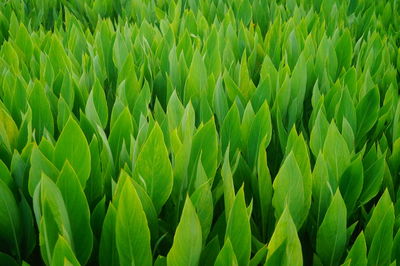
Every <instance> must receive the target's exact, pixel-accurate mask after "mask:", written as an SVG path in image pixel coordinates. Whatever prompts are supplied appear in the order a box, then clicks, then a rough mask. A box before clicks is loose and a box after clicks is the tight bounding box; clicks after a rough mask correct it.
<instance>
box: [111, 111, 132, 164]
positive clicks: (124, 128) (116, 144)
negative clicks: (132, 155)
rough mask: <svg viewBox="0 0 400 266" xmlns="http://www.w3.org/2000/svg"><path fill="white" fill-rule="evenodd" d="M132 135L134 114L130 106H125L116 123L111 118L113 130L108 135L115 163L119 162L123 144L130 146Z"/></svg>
mask: <svg viewBox="0 0 400 266" xmlns="http://www.w3.org/2000/svg"><path fill="white" fill-rule="evenodd" d="M131 135H133V124H132V116H131V113H130V112H129V109H128V107H125V108H124V109H123V110H122V111H121V113H120V114H119V116H118V118H117V119H116V121H115V122H114V123H112V119H111V131H110V135H109V136H108V142H109V143H110V148H111V151H112V155H113V157H114V162H115V164H118V162H119V154H120V153H121V149H122V145H123V144H125V146H126V147H129V146H130V140H131Z"/></svg>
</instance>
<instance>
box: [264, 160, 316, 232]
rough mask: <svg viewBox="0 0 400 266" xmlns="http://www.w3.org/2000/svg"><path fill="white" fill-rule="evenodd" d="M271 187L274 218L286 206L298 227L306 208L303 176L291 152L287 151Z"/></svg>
mask: <svg viewBox="0 0 400 266" xmlns="http://www.w3.org/2000/svg"><path fill="white" fill-rule="evenodd" d="M273 188H274V196H273V197H272V206H273V207H274V208H275V217H276V219H279V217H281V215H282V213H283V211H284V209H285V208H288V209H289V211H290V213H291V216H292V217H293V221H294V223H295V224H296V227H297V228H300V227H301V225H302V223H303V221H304V219H305V217H306V216H307V214H308V208H307V207H306V205H305V193H304V183H303V176H302V174H301V172H300V168H299V166H298V164H297V161H296V159H295V157H294V155H293V152H290V153H289V155H288V156H287V157H286V159H285V161H284V162H283V164H282V166H281V168H280V169H279V172H278V175H277V176H276V177H275V180H274V183H273ZM286 206H287V207H286Z"/></svg>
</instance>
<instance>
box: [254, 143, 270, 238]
mask: <svg viewBox="0 0 400 266" xmlns="http://www.w3.org/2000/svg"><path fill="white" fill-rule="evenodd" d="M264 142H265V139H264V140H263V141H262V142H261V143H262V144H261V145H260V148H259V151H258V161H257V173H258V194H259V197H260V208H261V223H262V228H261V230H262V234H263V235H264V236H265V235H266V228H267V224H268V218H269V215H270V213H272V212H271V210H272V179H271V174H270V172H269V169H268V163H267V152H266V151H265V148H264Z"/></svg>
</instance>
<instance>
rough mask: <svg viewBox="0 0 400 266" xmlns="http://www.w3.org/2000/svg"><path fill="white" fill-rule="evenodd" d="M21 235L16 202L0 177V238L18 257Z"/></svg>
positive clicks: (19, 254)
mask: <svg viewBox="0 0 400 266" xmlns="http://www.w3.org/2000/svg"><path fill="white" fill-rule="evenodd" d="M21 237H22V226H21V218H20V213H19V211H18V206H17V202H16V201H15V198H14V195H13V193H12V192H11V190H10V189H9V187H8V186H7V185H6V184H5V183H4V182H3V180H1V179H0V239H1V240H2V241H4V243H5V244H6V245H7V246H8V247H9V248H10V249H11V251H12V253H14V254H16V255H17V257H18V258H20V256H21V251H20V243H21Z"/></svg>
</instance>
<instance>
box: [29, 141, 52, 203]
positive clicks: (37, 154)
mask: <svg viewBox="0 0 400 266" xmlns="http://www.w3.org/2000/svg"><path fill="white" fill-rule="evenodd" d="M30 163H31V168H30V169H29V179H28V191H29V194H30V195H31V196H33V193H34V191H35V188H36V186H37V184H39V182H40V179H41V178H42V173H44V174H46V175H47V176H48V177H50V178H51V179H52V180H57V177H58V175H59V171H58V169H57V168H56V167H55V166H54V165H53V164H52V162H50V160H49V159H48V158H46V156H45V155H44V154H43V153H42V151H41V150H40V149H39V147H37V146H35V147H33V148H32V153H31V158H30Z"/></svg>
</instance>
